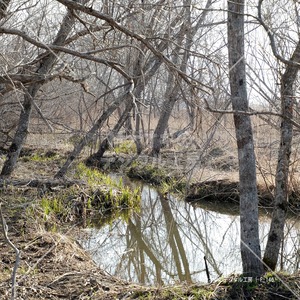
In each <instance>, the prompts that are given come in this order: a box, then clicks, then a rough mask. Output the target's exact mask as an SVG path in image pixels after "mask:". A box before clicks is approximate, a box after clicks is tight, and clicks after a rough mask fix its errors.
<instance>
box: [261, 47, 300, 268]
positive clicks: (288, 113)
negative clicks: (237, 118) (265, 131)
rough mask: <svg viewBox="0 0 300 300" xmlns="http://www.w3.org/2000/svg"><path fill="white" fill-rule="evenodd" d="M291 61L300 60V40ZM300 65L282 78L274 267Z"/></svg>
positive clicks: (270, 244)
mask: <svg viewBox="0 0 300 300" xmlns="http://www.w3.org/2000/svg"><path fill="white" fill-rule="evenodd" d="M290 61H291V62H296V63H298V64H299V63H300V41H299V42H298V44H297V47H296V49H295V51H294V53H293V55H292V57H291V60H290ZM298 69H299V67H298V66H297V65H295V64H290V65H287V66H286V70H285V72H284V74H283V75H282V78H281V114H282V116H283V119H282V121H281V127H280V128H281V129H280V147H279V152H278V162H277V170H276V178H275V197H274V210H273V215H272V221H271V227H270V231H269V234H268V241H267V245H266V249H265V253H264V259H263V260H264V263H265V264H266V265H267V266H268V267H269V268H270V269H271V270H273V271H274V270H275V268H276V265H277V261H278V256H279V251H280V246H281V242H282V239H283V235H284V224H285V219H286V212H287V208H288V193H289V164H290V155H291V148H292V139H293V125H292V123H291V122H290V120H292V118H293V110H294V101H295V95H294V93H295V88H294V83H295V81H296V79H297V74H298Z"/></svg>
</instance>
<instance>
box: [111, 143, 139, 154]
mask: <svg viewBox="0 0 300 300" xmlns="http://www.w3.org/2000/svg"><path fill="white" fill-rule="evenodd" d="M113 150H114V151H115V152H116V154H121V153H122V154H133V153H136V145H135V143H134V142H133V141H130V140H125V141H123V142H122V143H120V144H117V145H116V146H115V147H114V148H113Z"/></svg>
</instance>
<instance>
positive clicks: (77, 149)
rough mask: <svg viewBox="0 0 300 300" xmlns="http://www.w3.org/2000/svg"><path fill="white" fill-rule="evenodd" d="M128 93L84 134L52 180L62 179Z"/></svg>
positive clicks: (115, 102) (116, 101) (118, 99)
mask: <svg viewBox="0 0 300 300" xmlns="http://www.w3.org/2000/svg"><path fill="white" fill-rule="evenodd" d="M127 95H128V93H126V94H125V95H122V96H120V97H119V98H117V99H116V100H115V101H114V102H113V103H112V104H111V105H110V106H109V107H108V108H107V109H106V111H104V112H103V113H102V114H101V116H100V117H99V119H98V120H97V122H96V123H95V124H94V126H92V127H91V129H90V130H89V131H88V132H87V133H86V134H85V136H84V137H83V138H82V139H81V140H80V142H79V143H78V144H77V145H76V146H75V147H74V150H73V151H72V152H71V153H70V154H69V156H68V158H67V160H66V162H65V163H64V165H63V166H62V167H61V168H60V170H59V171H58V172H57V173H56V174H55V176H54V178H61V177H64V176H65V174H66V173H67V171H68V169H69V167H70V166H71V164H72V163H73V161H74V160H75V158H76V157H78V155H79V154H80V153H81V151H82V149H83V148H84V147H85V146H86V145H87V144H88V143H89V142H91V141H92V140H93V139H94V138H95V135H96V133H97V131H98V129H99V128H100V127H101V126H102V125H103V124H104V122H105V121H106V120H107V119H108V118H109V117H110V116H111V114H112V113H113V112H114V111H115V110H116V109H117V108H118V107H119V106H120V104H121V102H122V101H123V100H124V97H126V96H127Z"/></svg>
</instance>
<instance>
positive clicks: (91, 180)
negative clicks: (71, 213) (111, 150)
mask: <svg viewBox="0 0 300 300" xmlns="http://www.w3.org/2000/svg"><path fill="white" fill-rule="evenodd" d="M76 177H78V178H79V179H84V180H86V181H87V182H88V185H89V190H88V191H86V195H87V198H88V202H89V203H90V206H91V214H90V215H91V220H92V223H93V224H94V225H97V226H102V225H104V224H107V223H110V222H112V221H113V220H115V219H117V218H119V217H121V218H123V219H124V220H127V219H128V218H129V217H130V216H131V214H132V212H134V211H135V212H136V211H138V210H139V208H140V202H141V192H140V188H139V187H138V188H135V189H133V190H132V189H130V188H129V187H128V186H125V185H124V184H123V181H122V178H120V179H119V180H117V179H113V178H111V177H110V176H107V175H106V174H104V173H102V172H100V171H99V170H97V169H93V168H89V167H87V166H86V165H85V164H84V163H80V164H79V165H78V166H77V169H76ZM95 211H97V213H95Z"/></svg>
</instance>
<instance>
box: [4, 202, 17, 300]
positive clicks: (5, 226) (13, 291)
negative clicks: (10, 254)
mask: <svg viewBox="0 0 300 300" xmlns="http://www.w3.org/2000/svg"><path fill="white" fill-rule="evenodd" d="M1 205H2V203H1V202H0V216H1V223H2V232H3V234H4V239H5V241H6V243H7V244H8V245H9V246H10V247H12V248H13V250H14V251H15V253H16V261H15V265H14V269H13V273H12V276H11V282H12V288H11V300H14V299H16V297H17V292H16V275H17V269H18V267H19V263H20V251H19V249H18V248H17V247H16V246H15V245H14V244H13V243H12V242H11V241H10V239H9V238H8V226H7V224H6V221H5V219H4V216H3V213H2V209H1Z"/></svg>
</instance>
